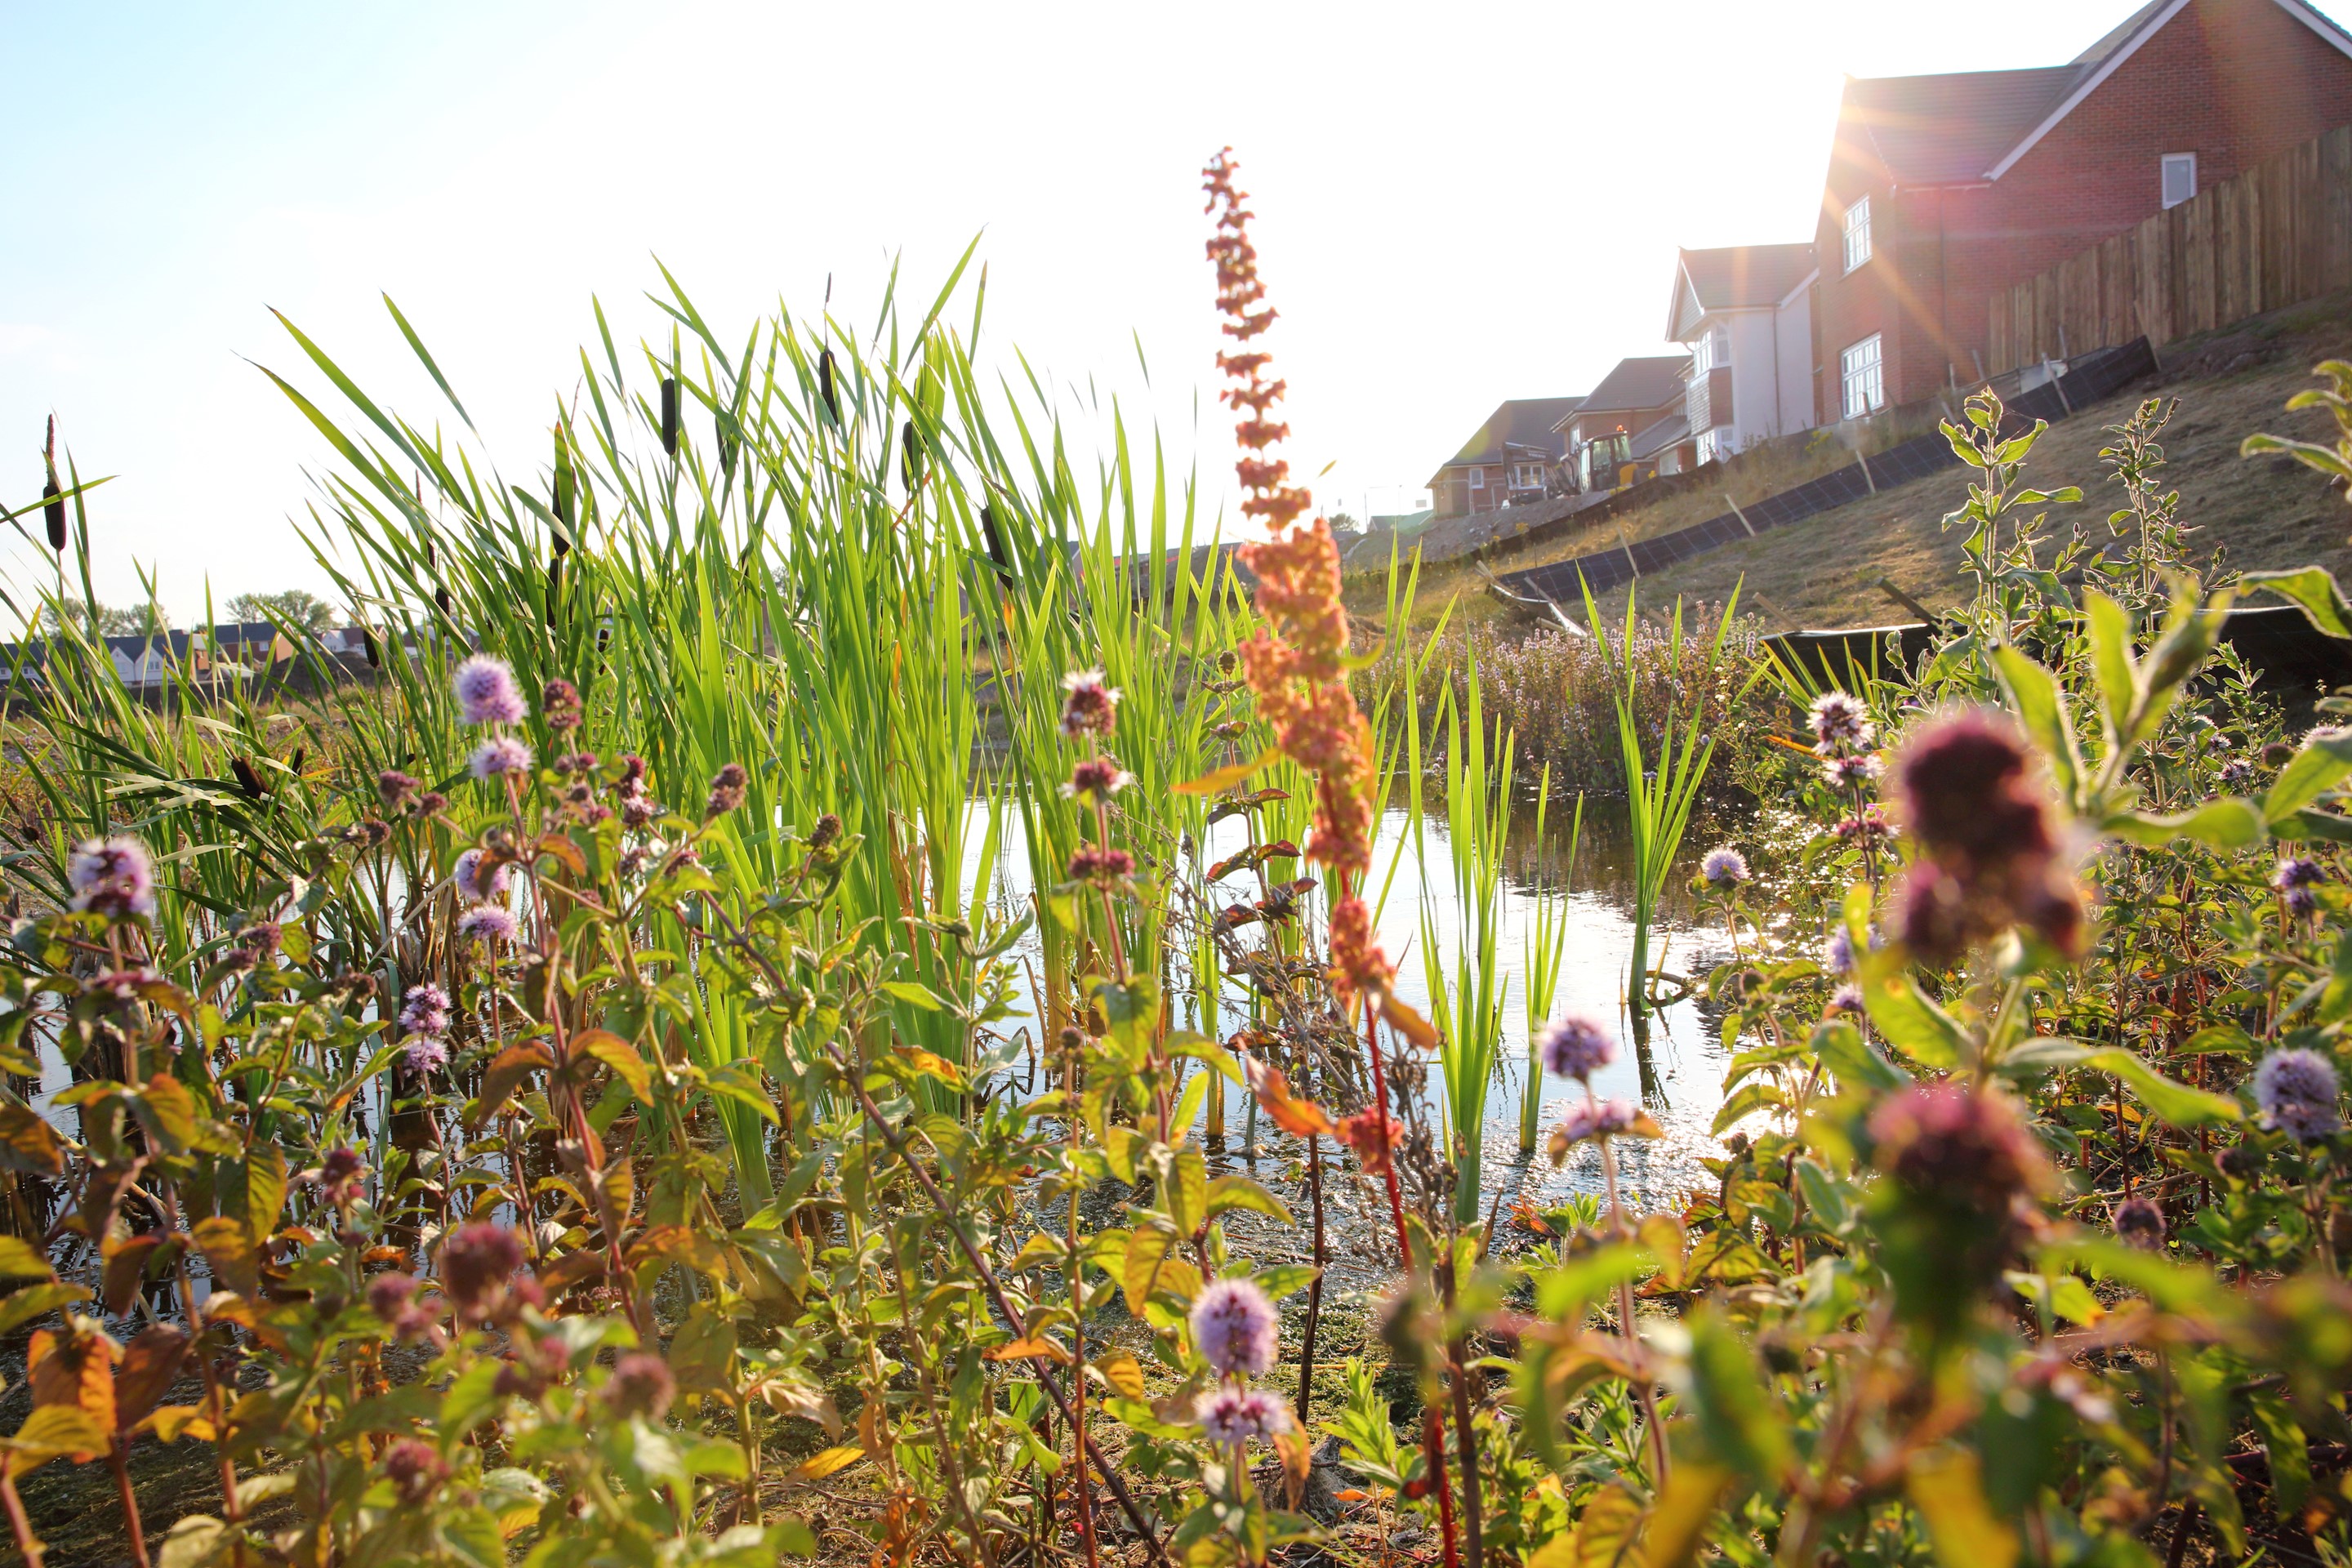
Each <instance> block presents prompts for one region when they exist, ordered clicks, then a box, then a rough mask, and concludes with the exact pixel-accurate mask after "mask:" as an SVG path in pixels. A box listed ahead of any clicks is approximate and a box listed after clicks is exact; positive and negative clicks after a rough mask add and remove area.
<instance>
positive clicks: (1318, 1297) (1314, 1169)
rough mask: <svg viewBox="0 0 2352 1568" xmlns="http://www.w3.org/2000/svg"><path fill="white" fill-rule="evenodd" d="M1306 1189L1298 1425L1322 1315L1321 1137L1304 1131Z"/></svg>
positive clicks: (1302, 1421)
mask: <svg viewBox="0 0 2352 1568" xmlns="http://www.w3.org/2000/svg"><path fill="white" fill-rule="evenodd" d="M1307 1191H1308V1193H1309V1194H1312V1195H1313V1201H1314V1205H1315V1282H1314V1283H1313V1284H1311V1285H1309V1286H1307V1338H1306V1342H1305V1343H1304V1344H1302V1345H1301V1346H1300V1347H1299V1350H1298V1426H1299V1429H1300V1430H1301V1431H1304V1430H1306V1429H1307V1421H1308V1415H1307V1406H1308V1405H1309V1404H1310V1403H1312V1402H1313V1400H1314V1397H1315V1327H1316V1324H1317V1323H1318V1321H1320V1320H1321V1318H1322V1316H1323V1139H1322V1137H1321V1135H1320V1134H1318V1133H1313V1132H1310V1133H1308V1134H1307Z"/></svg>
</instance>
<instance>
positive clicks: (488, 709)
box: [452, 653, 530, 724]
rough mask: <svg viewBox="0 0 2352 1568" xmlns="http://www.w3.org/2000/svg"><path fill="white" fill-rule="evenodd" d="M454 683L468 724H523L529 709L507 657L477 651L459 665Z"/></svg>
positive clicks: (458, 705)
mask: <svg viewBox="0 0 2352 1568" xmlns="http://www.w3.org/2000/svg"><path fill="white" fill-rule="evenodd" d="M452 684H453V685H454V686H455V687H456V688H457V707H458V709H459V710H460V711H461V712H462V713H463V714H464V716H465V720H466V722H467V723H468V724H520V723H521V722H522V721H523V718H524V716H525V715H526V714H528V713H529V712H530V709H528V708H526V707H524V706H523V700H522V688H521V687H520V686H517V685H516V684H515V678H514V671H513V670H512V669H511V668H509V667H508V664H507V661H506V660H505V659H502V658H492V657H490V656H489V655H488V654H486V653H478V654H476V655H474V657H473V658H469V659H467V660H466V662H465V663H463V664H461V665H459V666H458V667H457V675H456V677H455V679H454V680H453V681H452Z"/></svg>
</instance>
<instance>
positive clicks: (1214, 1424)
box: [1193, 1388, 1290, 1443]
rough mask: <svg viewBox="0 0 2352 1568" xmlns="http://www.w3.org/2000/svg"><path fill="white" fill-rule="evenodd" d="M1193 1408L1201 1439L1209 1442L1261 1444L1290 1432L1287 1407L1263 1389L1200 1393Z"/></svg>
mask: <svg viewBox="0 0 2352 1568" xmlns="http://www.w3.org/2000/svg"><path fill="white" fill-rule="evenodd" d="M1193 1409H1194V1411H1195V1412H1196V1413H1197V1414H1198V1415H1199V1416H1200V1417H1201V1434H1202V1436H1205V1437H1206V1438H1208V1439H1209V1441H1210V1442H1212V1443H1246V1442H1248V1441H1250V1440H1251V1439H1252V1438H1255V1439H1257V1440H1258V1441H1260V1442H1265V1441H1269V1440H1271V1439H1272V1438H1273V1437H1275V1436H1276V1435H1277V1434H1279V1433H1283V1432H1287V1431H1289V1430H1290V1407H1289V1406H1288V1405H1285V1404H1283V1402H1282V1401H1281V1400H1280V1399H1278V1398H1276V1396H1275V1395H1273V1394H1268V1393H1266V1392H1265V1390H1264V1389H1257V1388H1219V1389H1215V1390H1213V1391H1211V1392H1210V1393H1207V1394H1202V1396H1201V1401H1200V1403H1199V1404H1198V1405H1194V1406H1193Z"/></svg>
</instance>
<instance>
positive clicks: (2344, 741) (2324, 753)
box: [2263, 729, 2352, 822]
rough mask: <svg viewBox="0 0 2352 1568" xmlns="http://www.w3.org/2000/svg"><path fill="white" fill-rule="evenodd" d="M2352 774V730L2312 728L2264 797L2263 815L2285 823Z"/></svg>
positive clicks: (2270, 819)
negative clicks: (2347, 775)
mask: <svg viewBox="0 0 2352 1568" xmlns="http://www.w3.org/2000/svg"><path fill="white" fill-rule="evenodd" d="M2346 773H2352V730H2337V729H2326V730H2314V731H2312V732H2311V737H2310V739H2308V740H2306V741H2305V742H2304V743H2303V749H2302V750H2301V751H2299V752H2295V754H2294V756H2293V757H2292V758H2290V759H2288V762H2287V764H2286V766H2284V767H2283V768H2281V769H2280V770H2279V772H2278V777H2277V778H2275V779H2273V780H2272V781H2271V789H2270V793H2269V794H2268V795H2264V796H2263V818H2264V819H2265V820H2267V821H2270V822H2284V821H2285V820H2286V819H2287V818H2288V817H2290V816H2294V815H2295V814H2296V813H2297V812H2300V811H2301V810H2302V809H2303V808H2304V807H2305V806H2306V805H2311V804H2312V803H2313V802H2314V801H2315V800H2317V799H2318V798H2319V797H2320V796H2321V795H2325V794H2326V793H2327V792H2328V791H2329V790H2331V789H2333V788H2334V787H2335V786H2336V783H2337V781H2338V780H2340V779H2342V778H2343V777H2344V775H2345V774H2346Z"/></svg>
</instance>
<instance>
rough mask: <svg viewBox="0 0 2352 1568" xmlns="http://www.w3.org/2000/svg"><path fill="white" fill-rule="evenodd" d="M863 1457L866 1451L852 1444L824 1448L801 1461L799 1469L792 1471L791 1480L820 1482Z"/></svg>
mask: <svg viewBox="0 0 2352 1568" xmlns="http://www.w3.org/2000/svg"><path fill="white" fill-rule="evenodd" d="M865 1457H866V1450H865V1449H863V1448H860V1447H856V1445H854V1444H848V1443H845V1444H842V1445H841V1446H840V1447H835V1448H826V1449H824V1450H823V1451H822V1452H820V1453H815V1454H812V1455H810V1456H809V1458H807V1459H805V1460H803V1462H802V1464H801V1466H800V1468H797V1469H795V1470H794V1471H793V1479H794V1480H796V1481H821V1480H823V1479H824V1478H825V1477H827V1476H829V1475H831V1474H833V1473H834V1472H835V1470H845V1469H847V1468H849V1467H850V1466H852V1465H854V1464H856V1463H857V1461H858V1460H860V1459H862V1458H865Z"/></svg>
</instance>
